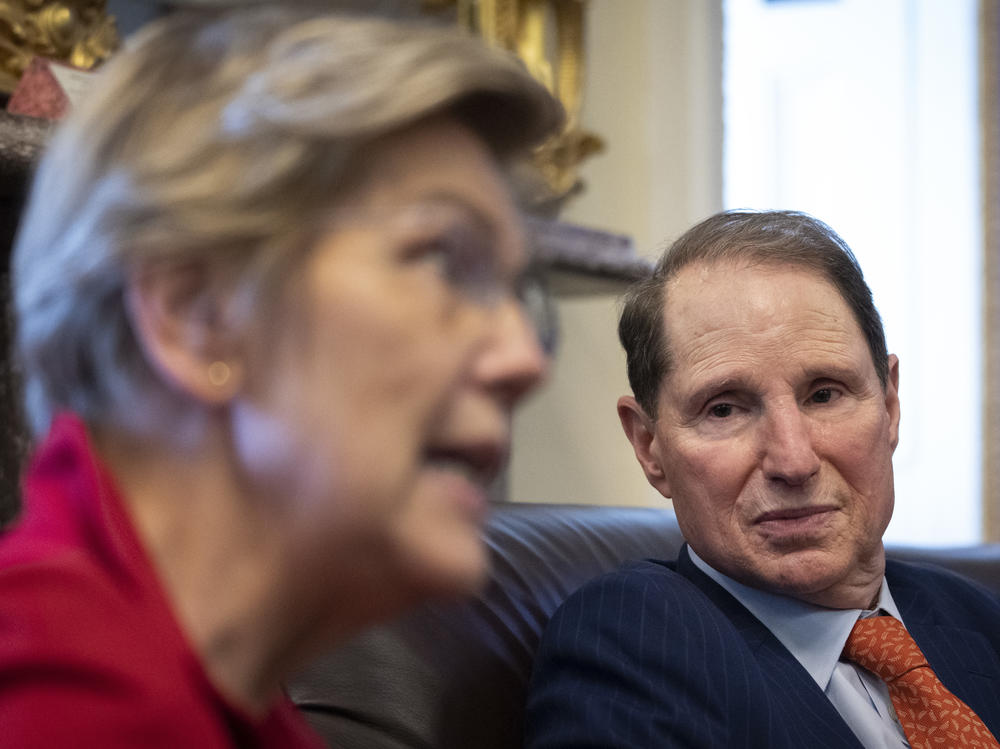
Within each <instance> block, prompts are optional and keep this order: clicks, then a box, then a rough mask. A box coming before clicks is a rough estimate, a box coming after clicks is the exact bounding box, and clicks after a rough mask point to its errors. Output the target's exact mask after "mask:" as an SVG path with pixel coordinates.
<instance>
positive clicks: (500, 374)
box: [475, 299, 550, 407]
mask: <svg viewBox="0 0 1000 749" xmlns="http://www.w3.org/2000/svg"><path fill="white" fill-rule="evenodd" d="M492 323H493V325H492V330H491V331H490V334H489V338H488V341H487V343H486V345H485V346H484V348H483V350H482V351H481V352H480V354H479V357H478V358H477V360H476V365H475V374H476V377H477V379H478V380H479V381H480V382H481V383H482V384H483V385H484V387H486V388H487V389H489V390H490V391H491V392H493V394H494V395H496V396H497V397H498V398H499V399H500V400H501V401H502V402H503V403H504V404H505V405H506V406H508V407H513V406H514V405H516V404H517V402H518V401H520V400H521V399H522V398H523V397H524V396H525V395H527V394H528V393H529V392H531V390H533V389H534V388H535V387H536V386H538V385H539V384H540V383H541V382H542V381H543V380H544V379H545V377H546V376H547V375H548V372H549V365H550V360H549V357H548V355H547V354H546V353H545V352H544V351H543V350H542V346H541V343H540V342H539V340H538V334H537V332H536V330H535V327H534V325H532V323H531V321H530V320H529V319H528V317H527V315H526V314H525V311H524V308H523V307H522V306H521V305H520V304H519V303H518V302H517V301H516V300H513V299H512V300H509V301H504V302H502V303H501V304H500V305H499V306H498V307H497V308H496V309H495V310H494V314H493V315H492Z"/></svg>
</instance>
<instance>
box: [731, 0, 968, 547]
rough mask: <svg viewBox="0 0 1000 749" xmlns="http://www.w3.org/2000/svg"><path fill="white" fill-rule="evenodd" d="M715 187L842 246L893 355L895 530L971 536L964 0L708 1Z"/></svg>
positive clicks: (938, 538) (960, 539)
mask: <svg viewBox="0 0 1000 749" xmlns="http://www.w3.org/2000/svg"><path fill="white" fill-rule="evenodd" d="M724 8H725V21H724V22H725V29H724V41H725V52H724V84H723V85H724V96H725V104H724V117H725V144H724V157H723V170H724V185H725V186H724V201H725V204H726V206H727V207H730V208H738V207H749V208H792V209H796V210H803V211H806V212H808V213H811V214H813V215H815V216H817V217H818V218H820V219H822V220H824V221H826V222H827V223H829V224H830V225H831V226H832V227H833V228H834V229H835V230H836V231H837V232H838V233H840V234H841V236H843V237H844V239H845V240H846V241H847V243H848V244H849V245H850V246H851V247H852V248H853V249H854V251H855V253H856V255H857V256H858V259H859V261H860V262H861V266H862V268H863V269H864V271H865V275H866V277H867V279H868V282H869V285H870V286H871V287H872V290H873V292H874V294H875V301H876V304H877V305H878V307H879V310H880V312H881V313H882V318H883V320H884V322H885V328H886V335H887V338H888V343H889V350H890V351H892V352H894V353H897V354H898V355H899V358H900V400H901V403H902V422H901V428H900V443H899V448H898V449H897V451H896V456H895V472H896V513H895V516H894V518H893V521H892V524H891V525H890V526H889V530H888V532H887V534H886V539H887V540H888V541H891V542H896V543H913V544H962V543H974V542H976V541H978V540H979V538H980V533H981V476H980V472H981V460H982V458H981V449H980V444H981V422H980V410H981V408H980V400H981V395H982V384H981V346H982V343H981V335H982V324H981V319H980V318H981V297H982V294H981V289H980V284H981V282H982V281H981V278H982V262H981V252H982V250H981V217H980V203H979V201H980V192H979V170H978V163H979V162H978V158H979V130H978V114H977V77H976V73H977V50H976V39H977V37H976V18H977V7H976V2H975V0H949V2H940V1H938V0H825V1H820V0H812V1H806V0H799V1H798V2H795V1H793V0H785V1H784V2H767V1H766V0H724Z"/></svg>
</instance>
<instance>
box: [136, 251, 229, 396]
mask: <svg viewBox="0 0 1000 749" xmlns="http://www.w3.org/2000/svg"><path fill="white" fill-rule="evenodd" d="M228 302H229V295H228V294H226V293H224V291H223V289H222V288H221V284H218V283H215V282H213V279H212V278H211V274H210V272H209V271H208V270H207V269H206V268H205V267H204V266H202V265H200V264H194V263H192V264H189V265H185V266H181V267H165V266H155V267H146V268H142V269H139V270H136V271H134V272H133V273H131V274H129V276H128V278H127V279H126V282H125V306H126V310H127V313H128V316H129V319H130V322H131V325H132V329H133V331H134V333H135V336H136V339H137V340H138V342H139V345H140V346H141V348H142V350H143V352H144V353H145V355H146V360H147V361H148V362H149V364H150V366H151V367H152V369H153V371H155V372H156V373H157V374H158V375H159V376H160V377H161V378H162V379H163V381H164V382H166V383H167V384H168V385H169V386H170V387H172V388H173V389H175V390H177V391H179V392H182V393H184V394H185V395H187V396H188V397H190V398H193V399H195V400H198V401H200V402H202V403H204V404H206V405H222V404H224V403H226V402H228V401H229V400H230V399H231V398H232V397H233V396H234V395H235V394H236V393H237V392H238V391H239V389H240V387H241V386H242V381H243V369H242V365H241V362H240V359H239V357H238V356H237V347H236V346H235V340H236V336H235V330H234V325H233V320H232V319H231V318H232V315H231V314H230V310H229V305H228Z"/></svg>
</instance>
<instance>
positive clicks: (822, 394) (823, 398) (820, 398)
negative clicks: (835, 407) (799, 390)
mask: <svg viewBox="0 0 1000 749" xmlns="http://www.w3.org/2000/svg"><path fill="white" fill-rule="evenodd" d="M810 400H811V401H812V402H813V403H829V402H830V401H831V400H833V389H832V388H820V389H819V390H817V391H816V392H815V393H813V394H812V396H810Z"/></svg>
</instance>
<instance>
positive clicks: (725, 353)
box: [619, 262, 899, 608]
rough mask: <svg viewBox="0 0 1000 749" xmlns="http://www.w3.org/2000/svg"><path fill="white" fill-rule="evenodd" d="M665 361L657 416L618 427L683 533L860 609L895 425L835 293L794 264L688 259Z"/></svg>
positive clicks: (672, 286) (708, 554)
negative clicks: (671, 504)
mask: <svg viewBox="0 0 1000 749" xmlns="http://www.w3.org/2000/svg"><path fill="white" fill-rule="evenodd" d="M664 315H665V333H666V337H667V341H668V344H669V347H670V350H671V353H672V359H673V369H672V371H671V373H670V374H669V376H668V377H667V378H666V380H665V381H664V383H663V385H662V388H661V391H660V394H659V400H658V415H657V419H656V420H655V421H652V420H650V419H649V418H648V417H647V416H646V415H645V414H644V413H643V412H642V410H641V408H639V406H638V405H637V404H636V403H635V400H634V399H632V398H629V397H625V398H622V399H621V400H620V401H619V415H620V416H621V418H622V424H623V426H624V427H625V431H626V433H627V434H628V436H629V439H630V440H631V442H632V444H633V446H634V447H635V450H636V455H637V457H638V458H639V461H640V463H641V464H642V465H643V468H644V470H645V472H646V475H647V478H649V481H650V483H651V484H653V486H655V487H656V488H657V489H658V490H659V491H660V492H661V493H662V494H663V495H664V496H667V497H671V498H672V499H673V502H674V509H675V511H676V513H677V519H678V522H679V524H680V527H681V530H682V531H683V533H684V536H685V538H686V539H687V540H688V543H689V544H690V545H691V548H693V549H694V550H695V551H696V552H697V553H698V555H699V556H701V557H702V558H703V559H704V560H705V561H706V562H708V563H709V564H710V565H712V567H714V568H715V569H717V570H719V571H720V572H723V573H725V574H727V575H729V576H730V577H732V578H734V579H736V580H738V581H740V582H743V583H744V584H747V585H750V586H752V587H756V588H761V589H765V590H770V591H774V592H778V593H783V594H786V595H791V596H794V597H797V598H800V599H803V600H807V601H811V602H814V603H818V604H821V605H825V606H829V607H834V608H855V607H864V606H867V604H868V603H869V602H870V601H871V599H872V598H873V597H874V595H876V594H877V592H878V589H879V585H880V583H881V579H882V574H883V570H884V552H883V548H882V533H883V532H884V530H885V528H886V526H887V525H888V523H889V518H890V517H891V515H892V506H893V474H892V454H893V451H894V450H895V447H896V441H897V436H898V427H899V401H898V398H897V390H896V388H897V382H898V361H897V359H896V357H895V356H890V357H889V369H890V373H889V382H888V385H887V387H885V388H883V387H882V385H881V383H880V382H879V379H878V376H877V374H876V372H875V367H874V365H873V363H872V359H871V354H870V352H869V350H868V346H867V344H866V341H865V338H864V336H863V334H862V332H861V329H860V328H859V326H858V324H857V322H856V321H855V319H854V316H853V315H852V314H851V311H850V309H849V308H848V306H847V304H846V303H845V302H844V300H843V299H842V298H841V297H840V295H839V294H838V293H837V291H836V289H835V288H834V287H833V286H832V285H830V284H829V283H828V282H827V281H826V280H824V279H823V278H821V277H820V276H818V275H816V274H814V273H812V272H810V271H807V270H804V269H801V268H796V267H794V266H780V265H764V266H761V265H759V264H758V265H755V266H752V267H751V266H747V265H746V264H742V263H732V262H720V263H713V264H695V265H692V266H688V267H686V268H684V269H683V270H681V271H680V273H678V275H677V276H676V277H675V278H674V279H672V280H671V281H670V282H669V283H668V285H667V290H666V305H665V308H664Z"/></svg>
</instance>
